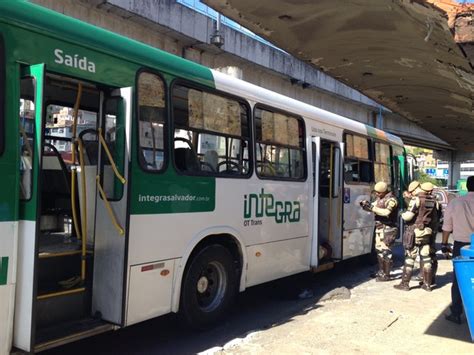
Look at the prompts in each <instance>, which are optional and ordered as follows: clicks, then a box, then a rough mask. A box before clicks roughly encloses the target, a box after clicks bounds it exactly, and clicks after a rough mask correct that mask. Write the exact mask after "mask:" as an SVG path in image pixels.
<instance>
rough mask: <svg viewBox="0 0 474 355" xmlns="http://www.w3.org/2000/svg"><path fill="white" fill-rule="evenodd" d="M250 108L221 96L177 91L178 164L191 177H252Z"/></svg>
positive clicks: (181, 88) (184, 89) (182, 88)
mask: <svg viewBox="0 0 474 355" xmlns="http://www.w3.org/2000/svg"><path fill="white" fill-rule="evenodd" d="M249 116H250V115H249V108H248V106H247V105H246V104H245V103H244V102H243V101H242V102H241V101H240V100H238V99H235V98H233V97H227V95H222V94H219V93H210V92H206V91H203V90H200V89H195V88H190V87H187V86H183V85H176V86H175V87H174V88H173V120H174V121H173V124H174V165H175V167H176V169H177V170H178V171H179V172H182V173H185V174H189V175H212V176H227V177H246V176H250V173H251V164H250V155H249V147H250V126H249V121H250V119H249Z"/></svg>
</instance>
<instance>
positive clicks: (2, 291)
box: [0, 222, 18, 354]
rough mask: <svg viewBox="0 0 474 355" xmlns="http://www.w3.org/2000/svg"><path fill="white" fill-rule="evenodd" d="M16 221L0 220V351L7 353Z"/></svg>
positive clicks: (12, 310) (13, 289)
mask: <svg viewBox="0 0 474 355" xmlns="http://www.w3.org/2000/svg"><path fill="white" fill-rule="evenodd" d="M17 235H18V222H0V236H1V237H0V250H1V254H0V299H1V300H2V302H0V353H1V354H3V353H7V352H8V351H9V350H10V348H9V345H8V344H11V342H12V337H13V329H12V327H11V325H12V324H13V313H14V303H15V286H16V268H17V248H18V245H17V242H18V239H17Z"/></svg>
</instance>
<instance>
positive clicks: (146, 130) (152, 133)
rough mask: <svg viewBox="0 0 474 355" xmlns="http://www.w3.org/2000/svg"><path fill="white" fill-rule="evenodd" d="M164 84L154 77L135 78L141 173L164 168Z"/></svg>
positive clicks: (144, 75)
mask: <svg viewBox="0 0 474 355" xmlns="http://www.w3.org/2000/svg"><path fill="white" fill-rule="evenodd" d="M165 112H166V105H165V84H164V81H163V80H162V79H161V78H160V77H159V76H158V75H156V74H152V73H147V72H141V73H140V74H139V77H138V137H139V138H138V141H139V160H140V165H141V167H142V168H143V169H144V170H148V171H161V170H163V169H164V166H165V151H164V132H165V126H166V119H165Z"/></svg>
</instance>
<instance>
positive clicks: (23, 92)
mask: <svg viewBox="0 0 474 355" xmlns="http://www.w3.org/2000/svg"><path fill="white" fill-rule="evenodd" d="M20 86H21V88H20V118H19V119H20V122H19V127H20V132H19V134H20V198H21V199H22V200H29V199H30V198H31V191H32V185H33V157H34V147H35V103H34V87H35V85H34V80H33V78H24V79H21V84H20Z"/></svg>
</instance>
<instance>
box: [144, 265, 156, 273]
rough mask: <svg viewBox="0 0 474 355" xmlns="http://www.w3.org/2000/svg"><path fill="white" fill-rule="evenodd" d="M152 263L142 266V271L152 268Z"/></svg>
mask: <svg viewBox="0 0 474 355" xmlns="http://www.w3.org/2000/svg"><path fill="white" fill-rule="evenodd" d="M153 269H154V267H153V265H147V266H142V272H144V271H150V270H153Z"/></svg>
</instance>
